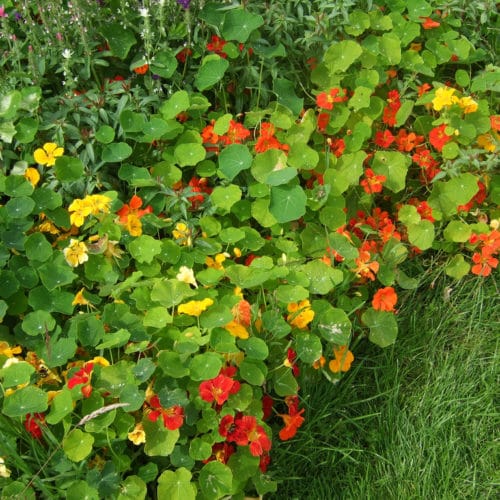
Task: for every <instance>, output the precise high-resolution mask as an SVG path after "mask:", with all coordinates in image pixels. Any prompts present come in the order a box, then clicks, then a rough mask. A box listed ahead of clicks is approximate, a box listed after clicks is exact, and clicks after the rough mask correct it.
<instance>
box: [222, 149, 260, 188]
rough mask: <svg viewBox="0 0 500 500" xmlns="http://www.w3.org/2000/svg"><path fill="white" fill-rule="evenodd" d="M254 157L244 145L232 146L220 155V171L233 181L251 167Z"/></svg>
mask: <svg viewBox="0 0 500 500" xmlns="http://www.w3.org/2000/svg"><path fill="white" fill-rule="evenodd" d="M252 160H253V157H252V155H251V153H250V151H249V150H248V148H247V147H246V146H245V145H244V144H231V145H229V146H228V147H227V148H224V149H223V150H222V151H221V153H220V155H219V170H220V171H221V172H222V173H223V174H224V176H225V177H227V178H228V179H229V180H230V181H232V180H233V179H234V178H235V177H236V176H237V175H238V174H239V173H240V172H241V171H243V170H246V169H248V168H250V167H251V165H252Z"/></svg>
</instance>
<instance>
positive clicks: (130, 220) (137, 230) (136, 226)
mask: <svg viewBox="0 0 500 500" xmlns="http://www.w3.org/2000/svg"><path fill="white" fill-rule="evenodd" d="M125 228H126V229H127V231H128V232H129V234H130V236H140V235H141V234H142V222H141V220H140V219H139V217H137V215H135V214H129V215H128V217H127V223H126V224H125Z"/></svg>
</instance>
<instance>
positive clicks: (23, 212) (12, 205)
mask: <svg viewBox="0 0 500 500" xmlns="http://www.w3.org/2000/svg"><path fill="white" fill-rule="evenodd" d="M34 208H35V202H34V201H33V200H32V199H31V198H30V197H28V196H19V197H17V198H11V199H10V200H9V201H8V202H7V203H6V204H5V213H6V215H7V216H8V217H9V218H10V219H24V218H25V217H28V215H29V214H30V213H31V212H32V211H33V209H34Z"/></svg>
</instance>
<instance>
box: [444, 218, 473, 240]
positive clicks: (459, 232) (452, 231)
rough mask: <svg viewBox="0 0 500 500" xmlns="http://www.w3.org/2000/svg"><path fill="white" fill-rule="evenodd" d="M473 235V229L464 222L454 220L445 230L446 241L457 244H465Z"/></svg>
mask: <svg viewBox="0 0 500 500" xmlns="http://www.w3.org/2000/svg"><path fill="white" fill-rule="evenodd" d="M471 234H472V229H471V227H470V226H469V225H468V224H467V223H465V222H462V221H459V220H453V221H451V222H450V223H449V224H448V225H447V226H446V228H445V230H444V232H443V235H444V238H445V240H447V241H454V242H456V243H465V242H466V241H468V240H469V238H470V235H471Z"/></svg>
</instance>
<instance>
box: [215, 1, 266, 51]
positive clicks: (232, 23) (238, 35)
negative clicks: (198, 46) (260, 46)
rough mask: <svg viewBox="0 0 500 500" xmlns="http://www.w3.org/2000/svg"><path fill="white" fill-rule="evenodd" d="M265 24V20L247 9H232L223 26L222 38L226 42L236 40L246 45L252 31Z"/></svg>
mask: <svg viewBox="0 0 500 500" xmlns="http://www.w3.org/2000/svg"><path fill="white" fill-rule="evenodd" d="M263 24H264V19H263V18H262V16H259V15H258V14H252V13H251V12H249V11H248V10H246V9H232V10H230V11H228V12H227V14H226V15H225V17H224V24H223V25H222V36H223V37H224V38H225V39H226V40H236V41H237V42H240V43H245V42H246V41H247V40H248V38H249V37H250V35H251V34H252V31H254V30H256V29H257V28H259V27H260V26H262V25H263Z"/></svg>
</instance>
